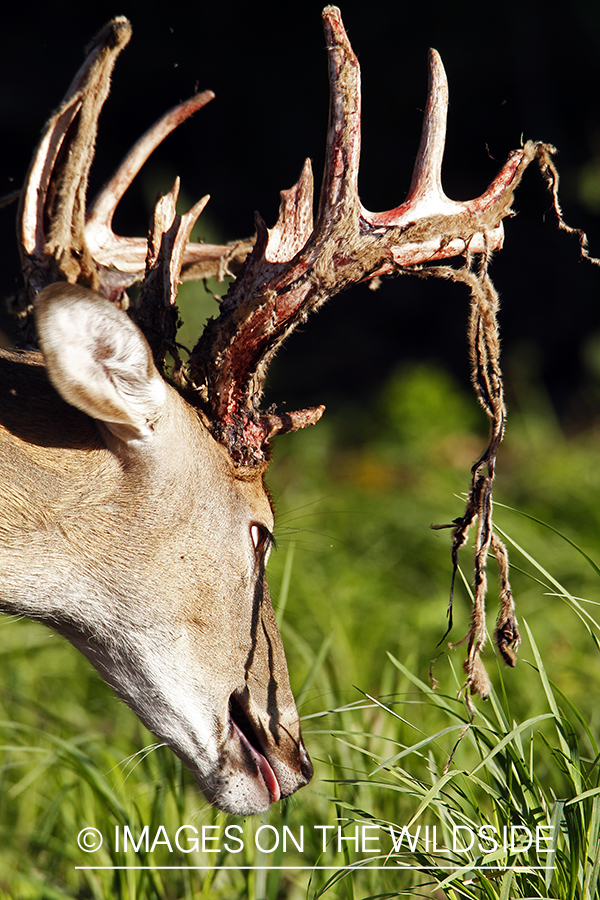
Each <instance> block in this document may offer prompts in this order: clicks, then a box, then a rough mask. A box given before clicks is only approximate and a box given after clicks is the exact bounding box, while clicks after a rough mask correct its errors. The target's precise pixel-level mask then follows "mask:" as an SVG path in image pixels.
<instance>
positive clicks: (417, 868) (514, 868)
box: [75, 863, 556, 872]
mask: <svg viewBox="0 0 600 900" xmlns="http://www.w3.org/2000/svg"><path fill="white" fill-rule="evenodd" d="M75 869H85V870H86V871H89V870H93V871H100V870H101V871H110V872H114V871H116V870H121V869H134V870H136V871H137V870H140V871H158V870H160V871H165V870H168V871H174V870H177V871H182V872H185V871H192V870H193V871H201V872H210V871H213V870H215V869H231V870H232V871H235V872H239V871H244V872H245V871H252V872H255V871H260V872H263V871H267V872H270V871H271V870H274V871H283V870H291V871H294V872H298V871H303V870H306V871H309V872H314V871H315V870H316V869H319V870H326V871H333V872H342V871H344V870H346V869H347V870H348V871H354V870H355V869H361V870H364V869H383V870H385V871H387V872H398V871H403V870H406V871H417V872H430V871H432V870H436V871H437V870H440V871H443V872H462V871H463V870H468V871H469V872H479V871H483V870H485V871H493V872H508V871H510V872H532V871H542V872H553V871H554V870H555V869H556V866H470V865H469V864H468V863H464V864H463V865H462V866H406V865H403V864H402V863H396V865H389V866H362V865H361V864H360V863H352V864H351V865H348V866H75Z"/></svg>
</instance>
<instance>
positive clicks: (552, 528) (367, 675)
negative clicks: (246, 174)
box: [0, 365, 600, 900]
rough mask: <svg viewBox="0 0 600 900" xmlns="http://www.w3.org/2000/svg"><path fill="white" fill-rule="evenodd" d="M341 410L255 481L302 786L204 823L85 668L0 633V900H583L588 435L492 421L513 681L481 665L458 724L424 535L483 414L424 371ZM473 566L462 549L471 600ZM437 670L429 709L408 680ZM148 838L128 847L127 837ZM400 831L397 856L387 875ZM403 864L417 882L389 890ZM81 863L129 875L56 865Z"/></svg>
mask: <svg viewBox="0 0 600 900" xmlns="http://www.w3.org/2000/svg"><path fill="white" fill-rule="evenodd" d="M537 408H538V409H539V405H537ZM361 416H362V417H359V414H358V413H354V414H353V418H352V419H351V420H349V419H348V416H346V417H345V418H344V420H343V421H340V422H336V420H335V414H332V413H331V412H330V411H328V414H327V417H326V418H325V420H324V421H323V422H322V423H320V424H319V425H318V426H317V427H315V428H313V429H310V430H308V431H307V432H305V433H300V434H296V435H288V436H286V437H285V438H282V439H281V441H280V442H278V445H277V447H276V452H275V461H274V463H273V466H272V471H271V473H270V474H271V478H270V483H271V487H272V490H273V493H274V496H275V501H276V505H277V508H278V529H277V540H278V550H277V552H275V553H274V554H273V556H272V560H271V563H270V575H269V578H270V586H271V593H272V596H273V599H274V605H275V607H276V613H277V616H278V619H279V621H280V625H281V630H282V634H283V639H284V643H285V646H286V653H287V657H288V662H289V667H290V673H291V680H292V685H293V688H294V692H295V695H296V697H297V700H298V706H299V709H300V713H301V715H302V716H303V717H304V725H303V729H304V734H305V739H306V743H307V745H308V747H309V750H310V752H311V755H312V757H313V760H314V762H315V767H316V775H315V779H314V781H313V783H312V784H311V785H310V786H309V787H308V788H306V789H304V790H303V791H302V792H300V793H299V794H298V795H296V796H295V797H293V798H291V799H290V800H289V801H287V802H286V803H284V804H278V806H277V808H276V809H274V810H271V811H270V812H269V814H268V815H265V816H261V817H258V818H256V819H248V820H245V821H244V820H241V819H236V818H235V817H227V816H225V815H223V814H222V813H219V812H217V811H215V810H213V809H211V808H209V807H207V804H206V802H205V801H204V800H203V798H202V797H201V795H199V794H198V792H197V790H196V788H195V786H194V784H193V782H192V779H191V777H190V776H189V773H188V772H187V771H186V770H185V769H183V768H182V767H181V765H180V764H179V762H178V761H177V760H176V759H175V758H174V756H173V755H172V754H171V753H170V752H169V751H167V750H166V749H165V748H164V747H156V746H155V745H154V744H153V738H152V737H151V736H150V735H148V733H147V732H144V730H143V728H142V727H141V725H140V724H139V723H138V722H137V720H136V719H135V717H134V716H133V714H132V713H130V712H129V711H128V710H127V709H126V708H125V707H124V706H123V705H122V704H121V703H119V702H118V701H117V700H116V699H115V698H114V697H113V695H112V694H111V692H110V691H109V689H108V688H107V687H106V686H105V685H104V684H103V683H102V682H101V681H100V679H99V677H98V676H96V674H95V673H94V672H92V671H91V670H90V668H89V666H88V664H87V663H86V662H85V660H84V659H83V657H80V656H79V654H77V653H76V651H75V650H74V649H73V648H71V647H70V646H68V645H66V644H65V643H64V642H63V641H61V640H60V639H58V638H57V637H55V636H53V635H51V634H50V633H49V632H47V631H45V630H44V629H41V628H39V627H38V626H36V625H34V624H32V623H27V622H16V621H12V620H9V619H5V620H4V621H3V622H2V623H1V624H0V798H1V799H0V898H1V900H4V898H9V897H10V898H11V900H12V898H15V897H18V898H29V897H31V898H36V900H37V898H73V897H80V898H94V900H96V898H110V900H113V898H117V900H120V898H123V900H125V898H127V900H130V898H136V900H142V898H143V900H145V898H161V900H162V898H165V900H171V898H173V900H175V898H177V900H179V898H185V900H188V898H189V900H191V898H199V897H210V898H216V900H220V898H224V900H225V898H226V900H229V898H238V897H248V898H251V900H263V898H266V900H276V898H284V897H285V898H290V900H296V898H303V897H310V898H316V897H319V896H323V895H324V896H325V897H327V898H332V900H334V898H357V900H358V898H361V900H366V898H368V897H375V896H377V897H383V896H407V897H417V896H423V897H435V898H438V900H439V898H441V897H447V898H450V900H458V898H461V900H462V898H498V900H507V898H519V897H547V898H552V897H554V898H557V900H565V898H577V900H579V898H581V900H596V898H598V896H599V892H598V875H599V868H600V779H599V773H598V760H599V747H598V745H599V744H600V710H599V708H598V703H597V700H596V696H597V691H598V686H599V685H598V683H599V680H600V660H599V655H598V644H597V642H598V639H599V628H598V625H597V622H598V620H599V616H598V606H597V597H598V586H599V584H600V582H599V580H598V568H597V566H596V562H597V557H596V542H597V535H598V533H599V525H600V522H598V518H599V516H600V512H599V506H598V504H596V503H595V502H594V498H595V497H598V496H600V483H598V482H599V478H600V475H599V474H598V471H599V470H598V466H597V464H596V459H597V448H596V446H595V444H594V441H593V436H592V435H582V436H580V437H578V438H577V439H571V440H566V439H565V438H564V436H563V435H562V434H561V432H560V430H559V429H558V428H557V427H556V425H555V423H554V422H553V420H552V419H551V418H550V417H548V416H539V415H538V414H537V413H536V412H535V410H534V409H533V410H528V409H524V410H523V411H522V412H521V413H520V414H518V415H517V414H515V415H513V416H512V417H511V419H510V423H509V424H510V427H509V431H508V435H507V441H506V444H505V446H504V447H503V449H502V451H501V453H500V457H499V467H498V481H497V488H496V497H497V502H496V508H495V519H496V523H497V526H498V527H499V529H501V531H502V533H503V534H504V539H505V541H506V543H507V546H508V548H509V551H510V553H511V561H512V565H513V570H512V571H513V574H512V581H513V588H514V593H515V596H516V600H517V611H518V614H519V618H520V619H521V621H522V623H523V629H522V630H523V632H524V635H523V637H524V641H523V645H522V647H521V650H520V653H519V662H518V665H517V667H516V668H515V669H514V670H507V669H504V668H503V666H502V665H501V664H500V663H498V662H497V661H496V660H495V658H494V655H493V652H492V650H491V649H490V648H489V647H488V649H487V650H486V653H485V657H484V658H485V662H486V665H487V668H488V671H489V672H490V676H491V679H492V682H493V685H494V690H493V692H492V695H491V698H490V700H489V701H488V702H487V703H482V702H480V701H476V714H475V718H474V720H473V722H472V723H470V722H469V717H468V714H467V710H466V707H465V704H464V701H463V700H462V699H460V698H458V694H459V691H460V688H461V684H462V668H461V664H462V659H463V657H464V655H465V652H466V651H465V648H464V647H460V646H459V647H457V648H456V649H455V650H450V649H448V648H447V641H446V642H445V643H443V644H442V646H440V647H438V646H437V645H438V643H439V642H440V640H441V639H442V637H443V636H444V633H445V630H446V619H445V612H446V606H447V602H448V589H449V583H450V571H451V570H450V535H449V532H447V531H432V530H431V529H430V528H429V526H430V525H431V524H432V523H435V524H440V523H449V522H451V521H452V520H453V519H454V518H455V517H456V516H457V515H460V514H461V513H462V509H463V499H461V497H460V494H461V493H463V492H464V491H465V490H466V488H467V486H468V482H469V469H470V465H471V464H472V462H473V461H474V459H476V458H477V456H478V454H479V452H480V450H481V448H482V446H483V443H484V441H485V423H484V421H483V420H484V416H483V413H481V411H479V410H478V408H477V406H476V403H475V401H474V400H472V399H471V398H470V397H469V395H468V394H463V393H461V392H460V391H459V390H458V389H457V387H456V386H455V385H454V384H453V383H452V381H451V380H450V379H449V377H448V376H447V375H446V374H445V373H444V372H441V371H439V370H436V369H435V367H432V366H429V365H423V366H418V367H414V368H412V369H409V368H406V369H403V370H401V371H400V372H398V373H397V374H396V376H395V377H394V378H393V379H392V380H391V381H390V383H389V384H388V386H387V387H386V389H385V391H384V392H383V395H382V397H381V402H380V403H379V405H378V407H377V408H376V409H374V410H371V411H369V412H368V413H362V414H361ZM349 421H350V424H349ZM503 504H505V505H503ZM516 510H520V512H517V511H516ZM543 523H546V524H543ZM469 556H470V554H469V550H468V549H466V550H465V551H463V554H462V560H461V563H462V567H463V572H464V576H465V582H466V583H467V585H468V582H469V580H470V576H469V566H470V562H471V561H470V558H469ZM493 566H494V563H493V561H490V563H489V567H488V568H489V580H490V597H489V601H488V606H489V622H490V626H491V624H492V621H493V616H494V605H495V598H494V577H493ZM469 604H470V599H469V592H468V589H467V588H466V587H464V588H463V587H459V589H458V590H457V597H456V600H455V612H454V621H455V625H454V629H453V632H452V634H451V635H450V639H452V640H456V641H457V640H460V638H461V637H462V636H463V635H464V634H465V633H466V631H467V628H468V620H469ZM524 620H526V622H524ZM440 653H441V656H439V658H438V659H437V661H436V662H435V664H434V665H433V674H434V675H435V677H436V679H437V681H438V682H439V687H438V688H437V690H433V688H432V687H431V684H430V680H429V668H430V663H431V660H432V659H433V658H434V657H436V656H437V655H438V654H440ZM459 738H460V740H459ZM140 748H143V749H140ZM449 760H451V761H450V762H449ZM446 766H448V769H447V771H445V768H446ZM161 825H162V826H164V833H161V832H159V826H161ZM454 825H459V826H462V827H463V830H462V831H461V832H460V834H461V835H463V836H468V835H469V834H470V832H469V831H468V830H467V829H468V828H471V829H473V832H474V833H475V834H477V831H478V829H480V828H482V827H489V828H490V829H491V827H494V828H496V829H497V833H498V834H500V835H502V829H503V827H505V826H506V827H507V828H508V829H509V832H508V835H509V839H510V827H511V826H513V827H516V826H519V827H520V829H521V830H520V831H517V832H515V834H516V835H517V836H519V835H521V836H522V835H525V834H526V832H525V830H524V829H526V828H529V829H530V830H532V832H533V833H535V828H536V827H540V828H541V827H543V828H545V829H546V830H543V831H542V832H541V833H542V834H543V835H546V836H547V835H550V834H552V835H553V838H554V839H553V840H550V841H549V842H548V841H547V842H545V843H544V841H543V840H542V841H541V843H540V846H539V847H536V846H535V845H534V846H532V847H531V848H529V849H527V850H523V851H522V852H520V851H519V849H518V847H517V848H516V849H514V850H512V851H511V849H510V846H509V852H506V851H505V850H504V849H503V848H502V847H500V848H497V849H495V850H494V849H493V844H492V843H491V841H489V840H487V841H486V840H481V844H482V849H481V848H479V846H478V842H479V838H477V839H476V841H475V843H474V845H473V847H472V848H471V849H469V850H461V849H457V850H456V851H454V850H452V839H453V830H452V829H453V826H454ZM144 826H148V834H149V836H150V838H149V846H148V848H146V845H145V843H144V841H143V840H142V842H141V843H139V838H140V835H142V834H143V828H144ZM181 826H193V827H194V828H196V829H197V830H198V832H199V833H200V834H201V832H202V828H203V827H204V828H205V829H207V830H206V832H205V834H206V835H207V840H206V842H205V848H204V850H203V849H202V846H201V845H200V847H199V849H198V850H197V851H196V850H193V852H190V853H188V852H185V850H186V849H189V848H190V846H191V845H186V844H185V843H182V846H183V847H184V849H183V850H178V849H177V847H175V846H173V852H172V853H171V852H169V847H168V845H167V844H166V843H165V841H164V837H165V835H166V836H167V837H168V839H169V840H170V841H171V844H172V845H174V835H175V833H176V831H177V829H178V828H179V827H181ZM228 826H237V827H239V829H240V831H235V832H232V833H233V834H237V835H239V836H241V842H242V843H243V849H239V844H237V845H236V844H235V843H234V842H233V841H231V840H230V841H229V842H228V843H229V847H230V849H229V850H228V849H227V847H226V846H225V841H224V840H223V839H222V836H223V834H224V830H225V829H226V828H227V827H228ZM264 826H271V827H272V828H271V830H269V829H268V828H267V829H266V830H265V829H264ZM365 826H369V827H370V829H371V830H369V828H367V829H366V830H365ZM373 826H381V827H380V828H379V829H377V828H374V827H373ZM86 827H94V828H97V829H98V830H99V831H100V832H101V833H102V834H103V836H104V843H103V846H102V848H101V849H100V850H98V851H96V852H93V853H85V852H84V851H82V850H81V849H80V848H79V847H78V845H77V836H78V834H79V833H80V831H81V830H82V829H83V828H86ZM125 827H128V828H129V830H130V833H131V835H133V836H134V838H135V840H136V842H137V843H138V844H139V846H138V849H137V850H136V849H135V848H134V847H132V846H131V842H130V844H129V849H128V850H127V851H126V852H125V851H124V850H123V835H124V829H125ZM285 827H287V828H288V829H289V831H288V835H289V834H291V835H293V836H294V837H295V838H296V840H299V838H300V832H301V829H302V828H303V829H304V832H303V833H304V845H303V847H302V850H298V849H297V848H296V846H295V844H294V843H293V841H292V839H291V838H289V840H288V842H287V846H286V848H285V851H284V848H283V841H282V839H280V840H279V843H278V847H277V848H276V849H273V850H272V851H271V849H270V848H271V846H272V844H271V843H269V841H274V835H275V833H277V834H278V835H279V836H280V838H281V836H283V834H284V832H285ZM338 827H339V828H340V829H341V831H340V832H338V830H337V829H338ZM403 827H406V829H407V832H405V836H404V839H403V844H402V847H400V848H399V849H398V852H397V853H392V854H391V856H390V857H389V859H386V857H387V856H388V853H389V851H390V850H393V841H394V840H395V841H396V842H398V840H399V837H400V834H401V832H402V828H403ZM419 827H420V828H421V831H420V832H419V839H418V840H417V842H416V843H414V840H415V834H416V832H417V829H418V828H419ZM434 827H435V828H436V842H437V848H438V849H437V850H435V849H434V848H433V844H432V840H431V838H432V835H433V831H432V829H433V828H434ZM261 828H262V829H263V831H262V832H260V831H259V829H261ZM390 828H392V832H393V834H394V838H392V835H391V834H390ZM425 828H428V829H429V831H428V832H427V834H428V836H429V844H426V842H425V841H424V839H423V838H424V835H425ZM550 828H553V829H554V830H553V831H551V830H550ZM115 829H119V832H118V834H119V836H120V844H119V848H118V849H117V848H116V845H115V834H116V832H115ZM210 829H213V830H210ZM357 829H358V830H357ZM484 833H485V834H487V835H489V834H495V833H496V832H491V831H487V832H484ZM189 834H191V832H190V831H187V832H185V835H186V836H188V835H189ZM157 835H158V838H159V839H158V840H157V841H156V845H155V846H154V849H152V846H151V845H152V843H153V839H154V838H156V836H157ZM213 835H219V836H220V839H219V840H218V841H217V842H216V844H215V843H213V844H211V843H210V840H209V838H210V837H211V836H213ZM261 835H262V838H261ZM355 835H358V848H357V846H356V842H355V840H354V837H355ZM136 836H137V837H136ZM323 836H324V838H323ZM363 836H364V837H365V845H364V851H363V845H362V838H363ZM375 838H376V839H375ZM409 838H410V841H412V842H413V843H414V851H413V850H411V849H410V843H409ZM257 839H258V842H259V844H260V846H261V847H262V848H263V849H257V845H256V841H257ZM182 840H183V839H182ZM323 840H325V843H324V844H323ZM261 841H262V843H261ZM440 848H446V849H448V848H450V851H449V852H446V853H441V852H439V850H440ZM215 849H216V850H217V852H211V851H212V850H215ZM236 850H238V852H234V851H236ZM544 850H550V853H544V852H543V851H544ZM365 860H371V862H370V866H371V868H369V867H368V866H366V865H365V864H364V861H365ZM399 862H401V863H403V864H404V866H405V867H406V866H407V865H410V866H413V867H414V866H418V867H420V868H419V869H415V868H413V869H406V868H404V869H403V870H400V867H399V865H398V863H399ZM90 865H94V866H121V867H122V866H130V867H131V866H136V867H138V868H128V869H125V868H119V869H114V870H111V869H107V868H105V869H95V870H91V869H81V868H77V867H81V866H90ZM374 865H379V866H385V871H384V870H381V869H374V868H372V866H374ZM143 866H146V867H148V866H154V867H155V868H154V869H153V870H151V869H148V868H141V867H143ZM160 866H170V867H175V866H180V867H182V868H179V869H174V868H170V869H165V868H162V869H161V868H156V867H160ZM276 866H281V867H288V868H275V867H276ZM344 866H352V867H353V868H352V869H351V870H349V869H348V868H343V867H344ZM436 866H437V867H439V866H445V867H446V868H436ZM482 866H490V867H491V868H489V869H484V868H482ZM537 866H541V867H542V868H534V867H537ZM193 867H203V868H193ZM220 867H227V868H220ZM265 867H267V868H265ZM269 867H270V868H269ZM302 867H304V868H302ZM325 867H326V868H325Z"/></svg>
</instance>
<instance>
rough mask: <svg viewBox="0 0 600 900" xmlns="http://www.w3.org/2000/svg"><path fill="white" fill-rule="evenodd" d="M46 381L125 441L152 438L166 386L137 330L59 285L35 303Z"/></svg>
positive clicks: (78, 291) (87, 294)
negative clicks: (46, 373)
mask: <svg viewBox="0 0 600 900" xmlns="http://www.w3.org/2000/svg"><path fill="white" fill-rule="evenodd" d="M34 306H35V311H36V322H37V328H38V334H39V340H40V346H41V348H42V352H43V354H44V357H45V360H46V368H47V371H48V375H49V377H50V380H51V382H52V384H53V385H54V387H55V388H56V390H57V391H58V392H59V394H60V395H61V396H62V397H63V399H64V400H66V401H67V403H70V404H71V405H72V406H76V407H77V408H78V409H81V410H82V411H83V412H85V413H87V414H88V415H89V416H92V418H94V419H98V420H99V421H100V422H104V424H105V425H106V426H107V427H108V428H109V429H110V430H111V431H112V432H113V434H115V435H116V436H117V437H118V438H120V439H121V440H124V441H130V440H139V439H143V438H147V437H149V436H150V435H151V433H152V429H153V426H154V424H155V423H156V422H157V420H158V419H159V418H160V416H161V414H162V410H163V407H164V403H165V398H166V384H165V382H164V381H163V379H162V377H161V376H160V375H159V373H158V371H157V370H156V367H155V366H154V361H153V359H152V353H151V352H150V348H149V346H148V344H147V342H146V339H145V338H144V336H143V334H142V333H141V331H140V330H139V328H138V327H137V326H136V325H134V324H133V322H132V321H131V320H130V319H129V318H128V316H127V315H126V314H125V313H124V312H123V311H122V310H120V309H118V308H117V307H116V306H114V304H112V303H110V301H108V300H105V299H104V298H103V297H100V296H99V295H98V294H95V293H94V292H93V291H90V290H88V289H87V288H84V287H80V286H79V285H72V284H67V283H66V282H60V283H57V284H52V285H50V286H49V287H46V288H44V290H43V291H41V292H40V294H39V295H38V296H37V298H36V299H35V301H34Z"/></svg>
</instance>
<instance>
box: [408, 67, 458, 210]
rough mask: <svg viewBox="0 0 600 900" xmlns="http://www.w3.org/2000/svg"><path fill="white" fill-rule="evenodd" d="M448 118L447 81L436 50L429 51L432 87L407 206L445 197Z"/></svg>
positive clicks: (428, 92) (429, 87) (430, 82)
mask: <svg viewBox="0 0 600 900" xmlns="http://www.w3.org/2000/svg"><path fill="white" fill-rule="evenodd" d="M447 118H448V79H447V78H446V71H445V69H444V65H443V63H442V60H441V58H440V55H439V53H438V52H437V50H433V49H431V50H430V51H429V84H428V90H427V106H426V109H425V115H424V116H423V128H422V131H421V141H420V144H419V151H418V153H417V158H416V160H415V167H414V169H413V174H412V179H411V182H410V188H409V190H408V196H407V198H406V201H405V202H409V203H411V204H412V205H413V206H414V205H415V204H416V203H418V202H421V203H422V202H426V201H428V200H435V201H437V202H439V201H440V200H442V199H447V198H446V197H445V194H444V191H443V189H442V162H443V159H444V149H445V146H446V121H447Z"/></svg>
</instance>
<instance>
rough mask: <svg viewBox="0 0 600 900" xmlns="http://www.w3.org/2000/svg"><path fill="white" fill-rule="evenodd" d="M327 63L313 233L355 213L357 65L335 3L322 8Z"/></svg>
mask: <svg viewBox="0 0 600 900" xmlns="http://www.w3.org/2000/svg"><path fill="white" fill-rule="evenodd" d="M323 30H324V32H325V39H326V41H327V51H328V63H329V84H330V91H329V126H328V129H327V147H326V153H325V169H324V172H323V182H322V185H321V195H320V199H319V211H318V213H317V224H316V229H315V232H316V234H315V239H316V236H317V234H319V233H320V232H323V231H325V230H329V229H330V228H331V226H332V225H333V224H334V223H335V222H338V221H339V220H340V219H342V218H353V217H355V216H357V215H358V212H359V203H358V169H359V165H360V116H361V85H360V66H359V64H358V59H357V58H356V55H355V53H354V50H353V49H352V46H351V44H350V41H349V40H348V35H347V34H346V31H345V29H344V25H343V23H342V17H341V13H340V11H339V9H338V8H337V7H336V6H327V7H325V9H324V10H323Z"/></svg>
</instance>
